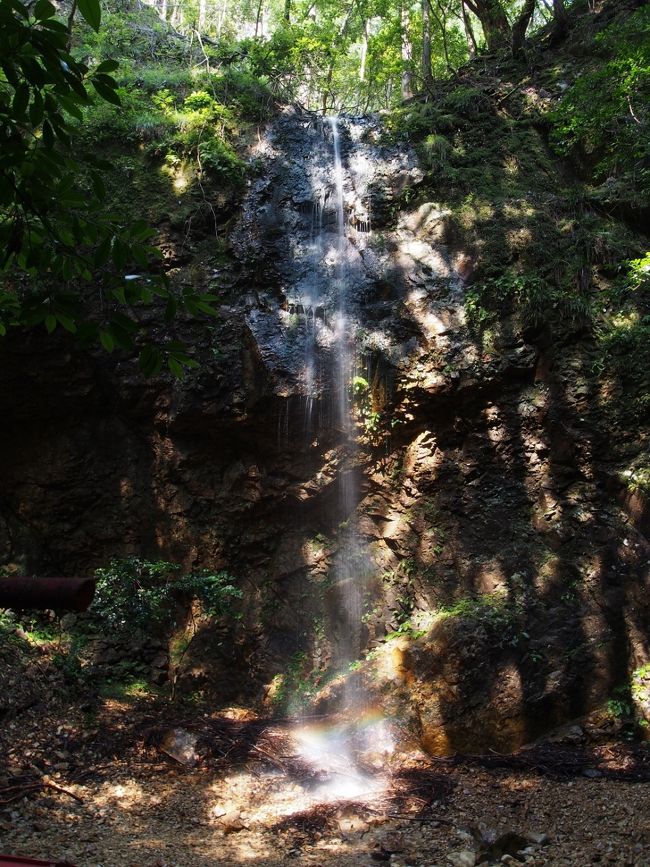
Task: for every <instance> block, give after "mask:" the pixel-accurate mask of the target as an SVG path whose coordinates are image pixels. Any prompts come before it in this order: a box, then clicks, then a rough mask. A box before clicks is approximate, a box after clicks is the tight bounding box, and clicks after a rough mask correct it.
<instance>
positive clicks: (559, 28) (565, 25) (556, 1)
mask: <svg viewBox="0 0 650 867" xmlns="http://www.w3.org/2000/svg"><path fill="white" fill-rule="evenodd" d="M568 29H569V16H568V14H567V11H566V6H565V5H564V0H553V38H554V39H558V38H562V37H563V36H564V34H565V33H566V32H567V30H568Z"/></svg>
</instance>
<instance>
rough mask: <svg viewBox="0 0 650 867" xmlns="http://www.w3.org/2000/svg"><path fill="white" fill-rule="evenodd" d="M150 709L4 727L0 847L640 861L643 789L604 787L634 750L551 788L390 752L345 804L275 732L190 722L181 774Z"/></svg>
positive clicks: (649, 797) (649, 844) (357, 859)
mask: <svg viewBox="0 0 650 867" xmlns="http://www.w3.org/2000/svg"><path fill="white" fill-rule="evenodd" d="M165 713H167V717H169V711H167V712H165V710H164V708H163V707H161V708H160V709H159V710H158V711H157V712H156V713H154V714H152V713H151V710H150V709H148V710H147V712H146V713H144V712H143V711H142V709H139V708H134V707H133V706H132V705H129V704H122V703H120V702H117V701H115V702H107V703H106V706H105V709H104V711H103V712H102V713H101V714H100V715H99V718H95V719H94V721H93V722H94V727H92V728H90V727H88V725H87V724H84V719H83V715H82V713H81V711H79V710H78V709H77V708H74V707H70V708H68V709H67V715H66V722H65V723H59V724H58V725H57V723H56V720H54V719H48V720H45V721H44V720H43V718H42V717H41V716H39V715H38V713H37V711H30V710H27V711H25V713H23V714H22V715H21V717H20V718H19V719H16V720H13V721H12V722H9V723H7V724H6V725H5V726H4V729H3V732H2V734H1V735H0V742H1V743H2V746H3V750H4V755H5V759H6V766H5V768H4V770H3V771H0V850H1V851H4V852H12V853H20V854H22V855H25V856H30V857H45V858H54V857H56V858H59V859H62V858H65V859H67V860H68V861H70V862H71V863H73V864H76V865H77V867H99V865H101V867H112V865H115V867H117V865H131V867H136V865H138V867H207V865H235V864H242V865H243V864H256V865H261V867H274V865H279V864H287V863H294V864H309V865H337V867H338V865H340V867H348V865H349V867H351V865H355V867H357V865H358V867H366V865H368V867H369V865H373V864H374V865H377V864H381V863H386V864H390V865H393V867H405V865H414V867H416V865H417V867H425V865H426V867H433V865H441V867H450V865H452V867H453V865H456V867H467V865H469V867H472V865H473V864H474V863H478V862H479V859H482V860H481V863H485V864H496V863H499V864H503V863H513V864H516V863H522V862H523V863H527V864H529V865H546V864H553V865H572V867H577V865H588V864H620V865H635V867H647V865H650V789H649V787H648V785H647V783H644V782H630V781H623V780H617V779H611V778H610V776H611V774H610V769H612V768H614V769H615V768H618V769H619V771H620V769H621V768H624V769H625V768H627V770H628V771H629V769H630V768H633V767H634V763H635V761H636V762H637V763H638V760H639V756H641V758H642V759H645V757H646V756H647V748H646V747H643V746H642V747H638V748H635V749H636V752H634V751H631V752H629V753H627V752H626V749H627V748H625V747H620V748H617V749H616V750H615V751H614V752H611V751H610V753H609V754H605V758H603V760H602V761H601V763H600V765H598V764H597V763H596V764H595V765H594V762H592V763H591V765H590V766H589V767H588V768H586V769H583V770H582V771H576V768H575V767H574V768H573V769H572V770H571V772H570V773H569V774H568V775H565V776H564V777H562V775H561V774H560V775H559V776H558V774H555V775H553V774H548V773H543V772H542V773H540V771H539V769H537V770H533V769H525V768H524V769H522V768H518V769H513V768H494V767H492V768H486V767H481V766H480V765H478V766H477V765H476V764H475V763H473V762H472V761H467V762H464V763H461V764H455V763H453V762H449V761H444V760H442V761H436V760H434V761H433V762H431V761H429V760H427V759H426V757H424V756H423V755H422V754H419V753H417V752H416V751H412V752H410V753H409V752H408V751H404V750H402V751H401V752H399V753H395V754H394V755H393V756H392V758H391V759H390V761H387V762H385V763H384V764H383V766H381V767H374V768H372V767H371V768H370V769H369V770H368V774H367V775H366V776H363V777H362V779H361V784H360V785H359V780H358V779H356V780H355V783H356V785H355V786H352V787H351V790H350V792H349V793H348V794H349V797H348V798H347V799H346V798H345V797H342V794H343V791H342V790H339V791H337V790H336V787H334V788H333V787H332V786H331V785H330V786H328V785H327V783H328V780H329V781H330V782H331V779H332V775H331V774H329V775H328V773H326V772H324V771H323V769H322V768H320V769H314V767H311V768H310V766H309V762H306V761H305V760H304V759H303V758H301V756H300V755H299V746H298V745H297V744H296V741H295V739H294V737H293V734H292V730H291V729H289V728H287V727H286V726H281V725H280V724H277V723H276V724H268V723H267V724H263V723H261V722H259V721H251V722H242V721H241V720H240V721H237V720H233V719H232V718H227V717H224V716H217V715H208V714H203V715H202V717H201V723H200V725H197V726H195V729H194V734H193V738H194V739H195V740H196V741H197V743H198V746H197V748H196V762H195V764H194V766H193V767H188V766H185V765H183V764H181V763H180V762H177V761H174V760H172V759H171V758H170V757H169V756H168V755H167V754H166V753H165V752H164V749H165V745H164V734H165V730H164V728H161V727H160V724H162V725H163V726H164V725H165V724H167V723H169V724H171V725H177V720H174V719H169V718H165ZM152 724H153V725H152ZM161 732H162V734H161ZM161 744H162V746H161ZM563 749H564V751H565V752H564V753H563V756H564V759H566V756H567V755H569V753H567V752H566V750H567V749H569V748H567V747H563ZM630 750H632V748H630ZM644 750H645V753H644ZM600 755H601V758H602V757H603V755H604V754H603V753H601V754H600ZM606 755H609V756H610V760H608V759H607V758H606ZM612 755H614V759H611V756H612ZM376 764H377V763H376ZM579 766H580V762H578V763H577V765H576V767H579ZM644 767H645V765H644ZM599 768H600V769H599ZM585 774H587V775H588V776H585ZM335 776H336V775H335ZM338 777H339V780H340V779H341V778H344V777H349V778H352V777H355V771H354V768H352V767H351V766H350V767H349V768H348V772H345V771H343V772H342V773H339V774H338ZM12 787H13V788H12ZM21 787H22V788H21ZM364 787H365V789H366V790H367V791H364Z"/></svg>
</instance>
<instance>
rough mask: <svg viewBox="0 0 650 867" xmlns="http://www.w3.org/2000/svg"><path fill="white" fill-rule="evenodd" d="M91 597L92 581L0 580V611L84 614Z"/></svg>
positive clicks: (47, 579)
mask: <svg viewBox="0 0 650 867" xmlns="http://www.w3.org/2000/svg"><path fill="white" fill-rule="evenodd" d="M94 595H95V579H94V578H33V577H31V576H22V575H21V576H18V575H9V576H5V577H2V578H0V608H17V609H30V610H35V611H44V610H46V609H53V610H54V611H85V610H86V608H88V606H89V605H90V603H91V602H92V601H93V596H94Z"/></svg>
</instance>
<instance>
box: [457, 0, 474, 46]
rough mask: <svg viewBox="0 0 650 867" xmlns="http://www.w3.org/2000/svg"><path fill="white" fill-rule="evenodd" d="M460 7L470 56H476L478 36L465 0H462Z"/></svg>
mask: <svg viewBox="0 0 650 867" xmlns="http://www.w3.org/2000/svg"><path fill="white" fill-rule="evenodd" d="M460 8H461V11H462V14H463V26H464V28H465V40H466V42H467V50H468V51H469V56H470V57H476V55H477V53H478V45H477V44H476V36H475V35H474V29H473V28H472V22H471V21H470V20H469V14H468V12H467V7H466V6H465V2H464V0H461V4H460Z"/></svg>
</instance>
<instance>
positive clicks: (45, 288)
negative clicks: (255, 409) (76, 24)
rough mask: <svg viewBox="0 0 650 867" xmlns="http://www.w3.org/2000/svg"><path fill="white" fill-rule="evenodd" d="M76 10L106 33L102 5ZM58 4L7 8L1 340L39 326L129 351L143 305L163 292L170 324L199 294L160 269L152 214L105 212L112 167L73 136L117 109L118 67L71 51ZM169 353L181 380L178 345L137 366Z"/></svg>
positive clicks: (0, 184) (88, 1)
mask: <svg viewBox="0 0 650 867" xmlns="http://www.w3.org/2000/svg"><path fill="white" fill-rule="evenodd" d="M79 10H80V12H81V13H82V14H83V16H84V18H85V19H86V21H87V22H88V24H89V25H90V26H91V27H92V28H93V29H94V30H97V29H98V28H99V24H100V18H101V12H100V5H99V2H98V0H84V2H83V3H80V4H79ZM55 11H56V10H55V8H54V7H53V6H52V5H51V4H50V3H49V2H48V0H39V2H38V3H37V4H36V5H34V6H28V5H26V4H24V3H22V2H20V0H11V2H6V3H2V4H0V57H1V60H0V142H2V152H3V159H2V163H1V164H0V250H2V253H1V254H0V336H1V335H4V334H6V333H7V331H8V330H9V329H10V328H13V327H22V328H24V327H33V326H39V325H40V326H43V327H44V328H45V329H46V331H47V332H48V333H52V332H53V331H55V330H56V329H58V328H60V329H63V330H64V331H67V332H70V333H72V334H75V335H76V336H77V338H78V340H79V342H80V343H81V344H82V345H89V344H91V343H93V342H96V343H98V344H99V345H101V346H102V347H103V348H104V349H105V350H107V351H112V350H113V349H114V348H115V347H116V346H118V347H122V348H125V349H132V348H133V347H134V345H135V343H136V335H137V333H138V331H139V329H140V325H139V320H138V308H142V307H151V306H156V305H157V306H160V300H159V299H162V301H163V306H164V305H166V306H164V309H165V316H166V318H167V319H168V320H169V319H171V318H173V315H174V314H175V312H176V310H177V309H178V308H179V306H183V305H184V306H185V307H186V308H187V304H186V303H185V302H186V301H187V300H188V299H189V300H190V301H194V300H195V296H194V293H187V295H185V296H182V297H181V298H179V299H177V298H176V297H174V293H173V292H172V290H171V288H170V286H169V284H168V282H167V281H166V280H165V279H164V278H163V277H160V276H159V274H158V273H157V270H158V262H157V260H158V259H159V257H160V254H159V251H158V250H157V249H156V248H155V247H154V246H153V245H152V244H151V239H152V236H153V234H154V233H153V231H152V230H151V229H150V228H149V227H148V226H147V225H146V224H145V223H144V222H143V221H136V222H135V223H132V224H128V223H126V222H125V221H123V220H121V219H120V218H119V217H116V216H114V215H112V214H110V213H109V211H108V210H107V209H106V208H105V200H106V184H105V181H104V176H103V172H104V171H105V170H106V169H107V168H110V165H109V164H107V163H105V162H103V161H102V160H100V159H98V158H97V157H96V156H94V154H92V153H84V152H83V151H82V149H80V148H79V147H78V142H77V141H76V140H75V132H76V131H77V129H76V127H77V124H78V123H79V122H81V121H82V120H83V118H84V113H85V112H88V111H89V110H92V107H93V106H101V108H100V109H99V111H100V113H101V112H106V111H107V110H108V109H107V105H110V106H112V109H111V110H112V111H113V112H114V113H115V112H116V110H117V107H119V106H120V104H121V103H120V95H119V89H118V84H117V81H116V79H115V78H114V77H113V73H114V72H115V71H116V69H117V67H118V64H117V63H116V61H114V60H113V59H105V60H102V61H101V62H100V63H99V64H97V65H96V66H95V67H94V68H92V69H91V68H90V67H89V66H88V65H87V64H86V63H85V62H81V61H80V60H78V59H77V58H76V57H75V56H73V55H72V54H71V53H70V51H69V50H68V31H67V28H66V26H65V25H64V24H63V23H62V22H61V21H58V20H56V18H55V17H54V16H55ZM95 144H96V143H95ZM126 275H128V276H126ZM190 295H191V298H190ZM98 296H99V297H101V299H102V302H101V303H98ZM201 303H205V299H201ZM188 309H189V308H188ZM195 309H196V305H195ZM201 312H205V311H201ZM165 358H167V362H168V366H169V368H170V370H171V371H172V372H173V373H175V374H176V375H179V374H180V375H182V373H183V370H184V367H185V366H186V361H185V360H184V359H187V358H188V356H187V354H186V353H184V352H182V351H180V350H178V351H177V347H168V348H165V347H164V345H163V346H160V347H158V348H154V347H151V346H144V347H143V348H142V349H141V352H140V366H141V368H142V369H143V371H145V372H149V373H155V372H157V371H158V370H160V368H161V366H162V364H163V362H164V360H165Z"/></svg>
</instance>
